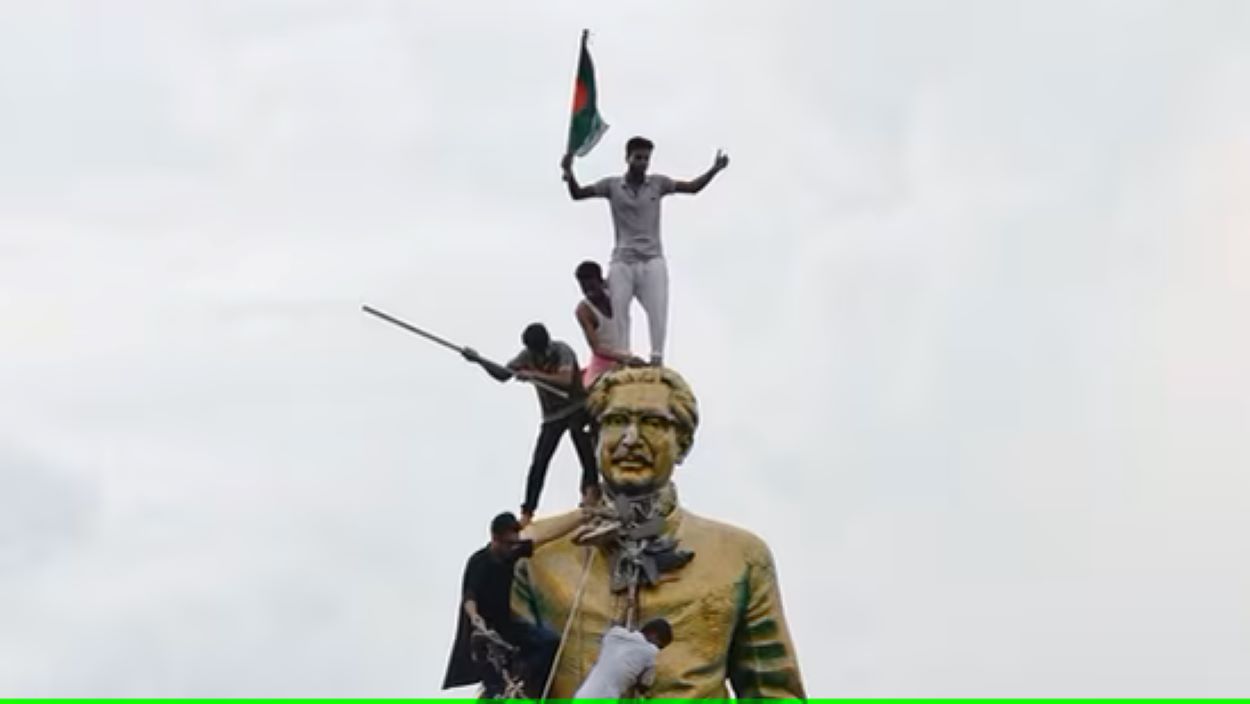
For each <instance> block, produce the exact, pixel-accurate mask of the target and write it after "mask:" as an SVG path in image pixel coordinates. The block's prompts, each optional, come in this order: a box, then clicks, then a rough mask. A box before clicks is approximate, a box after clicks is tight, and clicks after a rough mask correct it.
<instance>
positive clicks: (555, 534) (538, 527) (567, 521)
mask: <svg viewBox="0 0 1250 704" xmlns="http://www.w3.org/2000/svg"><path fill="white" fill-rule="evenodd" d="M584 520H586V512H585V511H583V510H578V511H571V512H569V513H567V514H565V515H563V516H555V517H553V518H548V519H547V520H545V521H539V522H538V523H531V524H530V525H528V526H526V528H525V530H523V531H521V538H522V539H525V540H532V541H534V547H535V548H537V547H539V546H540V545H543V544H544V543H549V542H551V541H553V540H555V539H557V538H560V537H563V536H564V535H566V534H567V533H568V532H569V531H571V530H573V529H574V528H576V527H577V526H579V525H581V523H582V521H584Z"/></svg>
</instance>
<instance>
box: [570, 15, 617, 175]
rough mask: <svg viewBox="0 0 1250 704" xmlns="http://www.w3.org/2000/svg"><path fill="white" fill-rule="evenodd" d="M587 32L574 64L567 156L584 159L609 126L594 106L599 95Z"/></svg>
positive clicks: (583, 36)
mask: <svg viewBox="0 0 1250 704" xmlns="http://www.w3.org/2000/svg"><path fill="white" fill-rule="evenodd" d="M589 34H590V32H589V31H588V30H587V31H583V32H582V52H581V56H580V57H579V58H578V60H577V84H576V85H575V86H574V87H573V115H572V118H571V119H570V120H569V147H568V152H569V153H570V154H576V155H577V156H586V155H587V154H589V153H590V150H591V149H594V148H595V145H596V144H598V143H599V138H600V137H602V136H603V133H604V132H607V131H608V123H606V122H604V121H603V118H602V117H600V115H599V107H598V105H597V98H598V93H597V91H596V90H595V65H594V64H593V63H592V62H591V60H590V50H588V49H587V48H586V37H587V36H588V35H589Z"/></svg>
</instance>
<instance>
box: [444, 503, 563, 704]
mask: <svg viewBox="0 0 1250 704" xmlns="http://www.w3.org/2000/svg"><path fill="white" fill-rule="evenodd" d="M583 514H584V512H573V513H571V514H568V515H567V516H561V517H559V518H553V519H551V520H550V521H543V522H542V525H541V527H539V526H531V527H530V528H525V529H522V527H521V524H520V522H519V521H517V518H516V516H514V515H513V514H511V513H507V512H505V513H501V514H499V515H498V516H495V518H494V519H493V520H492V521H491V524H490V543H488V544H487V545H486V546H485V547H483V548H481V549H479V550H478V551H477V552H474V553H473V555H471V556H470V557H469V560H468V562H467V563H466V564H465V568H464V580H463V587H462V598H461V608H460V613H459V620H458V621H459V622H458V625H457V628H456V640H455V643H454V645H453V646H452V652H451V658H450V660H449V661H448V663H447V674H446V676H445V677H444V679H443V689H450V688H452V687H461V686H464V685H469V684H474V683H476V682H481V683H482V684H483V685H484V687H485V693H484V696H486V697H497V696H500V695H501V694H502V693H503V691H504V685H505V682H504V679H503V676H502V673H500V672H499V671H497V670H496V669H495V667H494V666H493V665H492V664H491V663H490V662H488V661H487V659H486V658H485V656H484V653H483V652H482V651H483V650H484V649H485V643H486V639H483V638H478V639H477V642H478V643H480V644H481V647H475V645H474V638H473V636H474V634H478V635H480V636H486V637H487V639H488V638H490V637H494V636H497V637H499V638H501V639H502V640H503V641H505V642H506V643H508V644H509V645H511V646H513V647H514V648H515V649H516V657H515V658H513V663H514V665H515V671H514V673H513V674H514V675H517V676H519V677H520V678H521V679H522V680H523V681H524V682H525V689H526V693H527V695H528V696H531V697H537V696H539V695H541V689H542V687H543V685H544V684H545V683H546V680H547V675H548V673H549V672H550V671H551V666H552V661H553V660H554V658H555V654H556V649H557V648H558V646H559V643H560V636H559V635H558V634H557V633H555V632H554V631H552V630H551V629H549V628H545V627H543V626H542V625H534V624H529V623H522V622H519V621H515V620H514V619H513V618H512V609H511V606H510V604H509V600H510V598H511V594H512V575H513V570H514V569H515V567H516V563H517V560H520V559H521V558H524V557H529V556H531V555H532V554H533V553H534V548H536V547H538V546H539V545H542V544H544V543H546V542H549V541H551V540H555V539H556V538H560V537H562V536H564V535H565V534H567V533H568V532H569V531H571V530H573V529H574V528H576V527H577V526H578V525H579V524H580V523H581V522H582V520H583V518H584V516H583ZM475 651H476V652H475Z"/></svg>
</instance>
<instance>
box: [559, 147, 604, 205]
mask: <svg viewBox="0 0 1250 704" xmlns="http://www.w3.org/2000/svg"><path fill="white" fill-rule="evenodd" d="M560 169H561V171H562V172H563V178H564V184H565V185H566V186H568V187H569V197H570V198H572V199H573V200H585V199H586V198H593V197H595V196H597V195H599V193H598V192H597V191H596V190H595V188H594V186H583V185H581V184H580V183H578V182H577V177H576V176H574V175H573V155H572V154H565V155H564V158H563V159H562V160H561V161H560Z"/></svg>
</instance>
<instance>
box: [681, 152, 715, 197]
mask: <svg viewBox="0 0 1250 704" xmlns="http://www.w3.org/2000/svg"><path fill="white" fill-rule="evenodd" d="M727 166H729V157H728V156H726V155H725V154H724V153H723V152H721V151H720V150H717V152H716V158H715V159H713V160H712V168H710V169H708V170H707V171H706V172H704V174H703V175H702V176H700V177H698V178H696V179H695V180H693V181H676V182H674V183H673V190H674V191H675V192H677V193H698V192H699V191H701V190H703V189H704V188H705V187H707V185H708V184H709V183H711V182H712V179H713V178H715V177H716V174H718V173H720V172H721V171H724V170H725V168H726V167H727Z"/></svg>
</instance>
